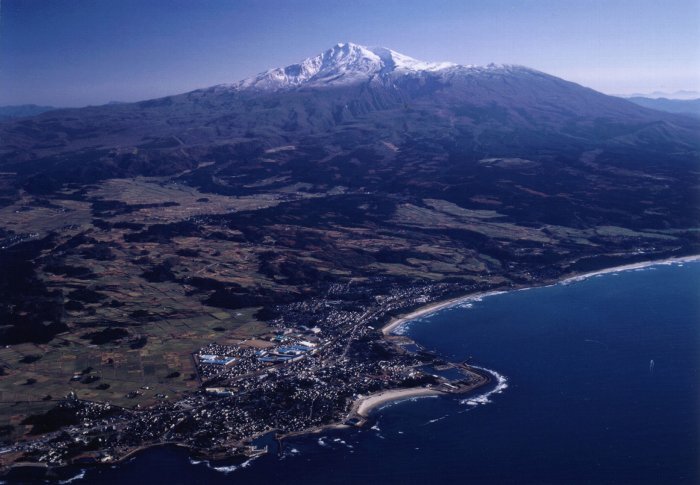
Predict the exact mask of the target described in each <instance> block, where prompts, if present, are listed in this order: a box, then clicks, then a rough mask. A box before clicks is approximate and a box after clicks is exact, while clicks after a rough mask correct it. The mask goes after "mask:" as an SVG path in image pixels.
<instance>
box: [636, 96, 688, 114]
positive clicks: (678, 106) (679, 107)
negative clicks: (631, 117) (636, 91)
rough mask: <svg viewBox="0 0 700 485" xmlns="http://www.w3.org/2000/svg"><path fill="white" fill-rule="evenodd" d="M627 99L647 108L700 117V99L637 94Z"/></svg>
mask: <svg viewBox="0 0 700 485" xmlns="http://www.w3.org/2000/svg"><path fill="white" fill-rule="evenodd" d="M627 99H628V100H629V101H632V102H633V103H635V104H638V105H639V106H644V107H645V108H651V109H657V110H659V111H666V112H668V113H679V114H684V115H691V116H695V117H697V118H700V99H667V98H644V97H637V96H635V97H632V98H627Z"/></svg>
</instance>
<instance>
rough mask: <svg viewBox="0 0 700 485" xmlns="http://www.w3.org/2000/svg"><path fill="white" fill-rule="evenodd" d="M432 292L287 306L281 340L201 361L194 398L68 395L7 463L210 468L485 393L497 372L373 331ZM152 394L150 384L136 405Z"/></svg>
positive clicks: (210, 348)
mask: <svg viewBox="0 0 700 485" xmlns="http://www.w3.org/2000/svg"><path fill="white" fill-rule="evenodd" d="M426 290H428V289H427V288H425V287H423V288H418V287H416V288H413V289H412V290H410V291H406V290H403V291H401V292H397V293H396V294H395V295H393V296H392V295H385V296H384V298H382V299H381V300H382V301H381V303H380V304H378V305H374V306H369V307H368V308H367V309H366V310H365V311H364V312H362V313H360V312H358V311H355V310H347V309H345V310H343V309H340V308H339V306H340V305H339V303H338V301H333V300H330V299H318V300H316V301H314V300H311V301H307V302H305V303H304V304H298V303H297V304H292V305H288V306H287V307H285V308H278V309H277V310H278V311H282V313H283V314H284V316H283V317H280V318H278V319H277V320H276V321H275V323H274V325H273V327H272V328H274V330H273V331H271V332H268V333H266V334H262V335H258V336H256V337H254V338H249V339H244V340H241V341H240V342H238V343H237V344H235V345H233V344H230V343H227V344H219V343H217V342H210V343H209V344H207V345H205V346H203V347H201V348H199V349H196V350H194V351H193V353H192V358H193V363H194V366H195V370H196V373H195V374H196V379H197V381H198V384H199V388H198V390H197V391H195V392H192V393H189V394H188V395H186V396H184V397H180V398H178V399H173V398H171V397H170V396H168V395H165V394H158V395H157V396H155V397H156V398H157V404H156V405H154V406H151V407H147V408H143V409H141V408H140V406H139V405H136V406H135V407H134V408H127V407H123V406H116V405H113V404H110V403H104V402H91V401H87V400H81V399H78V398H77V397H76V395H75V394H73V393H71V394H69V395H68V396H66V398H65V399H63V400H62V401H60V403H59V404H58V405H57V406H56V407H55V408H53V409H51V410H50V411H49V412H48V413H47V414H46V415H43V416H41V417H40V418H38V419H36V420H35V421H33V422H32V424H33V425H34V429H35V430H36V435H37V437H36V439H33V440H32V439H29V440H24V441H21V442H18V443H16V444H14V445H12V446H7V447H5V448H4V449H3V450H2V451H3V453H2V455H0V457H2V460H3V463H8V462H14V467H17V466H19V467H22V466H34V467H36V466H39V467H45V468H47V469H49V470H50V469H53V468H56V467H62V466H66V465H70V464H81V465H85V464H91V463H92V464H100V463H102V464H104V463H114V462H119V461H121V460H123V459H124V458H126V457H129V456H131V455H132V454H133V453H135V452H137V451H138V450H141V449H144V448H147V447H149V446H154V445H162V444H177V445H181V446H185V447H187V448H189V449H190V450H191V452H192V454H193V455H195V456H202V457H206V458H207V459H223V458H231V457H235V456H241V457H251V456H256V455H258V454H261V453H265V451H266V450H265V449H264V448H259V447H256V446H254V445H253V441H254V440H255V439H256V438H258V437H261V436H263V435H266V434H269V433H272V435H274V436H275V437H276V438H277V439H280V440H281V439H284V438H285V437H286V436H290V435H296V434H300V433H308V432H313V431H317V430H321V429H323V428H325V427H348V426H362V425H363V424H364V423H365V422H366V421H367V420H368V418H369V415H370V412H371V411H372V409H373V408H375V407H376V406H378V405H380V404H382V403H384V402H387V401H392V400H397V399H405V398H407V397H412V396H421V395H440V394H443V395H449V394H463V393H467V392H469V391H472V390H474V389H476V388H477V387H481V386H483V385H485V384H487V383H488V382H489V381H490V379H491V377H490V375H489V374H488V373H486V372H484V371H482V370H479V369H474V368H472V367H470V366H469V365H467V364H465V363H449V362H446V361H444V360H443V359H441V358H440V357H439V356H437V355H435V354H433V353H431V352H428V351H426V350H425V349H423V348H421V347H419V346H418V345H417V344H416V343H415V342H413V341H412V340H411V339H409V338H407V337H405V336H402V335H393V334H391V333H390V332H388V331H386V332H383V331H382V328H380V327H377V326H375V325H376V324H377V322H382V321H383V322H385V323H386V321H387V316H388V315H391V314H392V313H391V312H393V311H395V310H397V309H399V310H400V309H401V308H405V305H407V304H410V305H411V307H418V306H422V305H425V304H426V303H429V302H430V301H433V300H434V299H436V298H438V297H440V295H443V293H444V291H446V287H439V286H437V285H435V286H434V287H431V288H430V289H429V291H426ZM319 315H321V316H322V318H319ZM312 316H313V318H312ZM300 321H304V322H306V323H307V324H306V325H304V324H301V323H299V322H300ZM311 321H313V322H315V323H314V324H313V325H312V324H311V323H310V322H311ZM394 322H395V319H394ZM386 328H388V326H385V329H386ZM392 328H393V326H392ZM150 392H152V390H151V389H150V388H148V386H144V387H143V388H139V389H134V390H133V391H132V392H131V393H130V395H132V396H133V397H137V396H140V395H142V394H147V393H150Z"/></svg>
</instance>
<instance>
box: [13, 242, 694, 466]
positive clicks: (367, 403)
mask: <svg viewBox="0 0 700 485" xmlns="http://www.w3.org/2000/svg"><path fill="white" fill-rule="evenodd" d="M690 262H700V254H696V255H691V256H683V257H678V258H666V259H660V260H651V261H642V262H638V263H631V264H625V265H620V266H614V267H609V268H604V269H601V270H596V271H591V272H587V273H581V274H574V275H571V276H567V277H564V278H561V279H558V280H553V281H543V282H542V284H535V285H531V286H525V285H523V286H521V287H513V288H508V289H504V290H491V291H485V292H479V293H470V294H466V295H463V296H458V297H454V298H450V299H448V300H443V301H437V302H434V303H431V304H428V305H425V306H422V307H419V308H417V309H416V310H414V311H412V312H409V313H407V314H404V315H401V316H399V317H395V318H393V319H392V320H391V321H390V322H389V323H387V324H386V325H384V326H383V327H382V328H381V332H382V334H383V337H384V339H386V340H388V341H389V342H390V343H392V344H394V345H396V343H395V342H392V341H391V340H389V338H390V336H391V335H392V332H393V331H394V330H395V329H396V328H398V327H399V326H401V325H402V324H404V323H407V322H408V321H411V320H415V319H417V318H420V317H424V316H426V315H430V314H433V313H436V312H438V311H440V310H443V309H445V308H449V307H452V306H456V305H459V304H462V303H465V302H469V301H475V300H480V299H481V298H485V297H488V296H494V295H498V294H504V293H508V292H511V291H519V290H523V289H529V288H544V287H547V286H553V285H557V284H569V283H574V282H578V281H583V280H585V279H588V278H591V277H595V276H598V275H603V274H611V273H617V272H622V271H631V270H637V269H643V268H647V267H652V266H660V265H670V264H682V263H690ZM469 371H470V372H471V373H473V374H477V375H479V376H481V377H482V378H483V380H481V381H478V382H476V383H475V384H474V385H473V386H471V387H469V388H468V389H464V390H463V391H462V392H461V393H470V392H471V391H473V390H475V389H477V388H479V387H482V386H484V385H486V384H488V383H489V382H491V378H492V377H494V376H493V375H491V372H492V371H489V370H488V369H484V368H480V367H476V366H474V367H469ZM449 394H451V392H444V391H441V390H439V389H436V388H428V387H412V388H399V389H389V390H383V391H379V392H377V393H374V394H369V395H367V396H361V397H358V398H357V399H356V400H355V401H354V402H353V403H352V405H351V411H350V413H349V415H348V417H352V416H354V417H357V418H359V419H360V420H361V423H359V425H361V424H362V423H364V422H365V421H366V419H367V418H368V416H369V414H370V413H371V411H372V410H374V409H376V408H378V407H380V406H381V405H383V404H385V403H388V402H398V401H402V400H406V399H411V398H415V397H430V396H436V397H437V396H442V395H449ZM348 427H350V426H348V425H347V424H345V423H344V421H337V422H334V423H329V424H326V425H322V426H318V427H315V428H309V429H306V430H302V431H298V432H293V433H288V434H285V435H280V436H279V437H278V438H277V439H279V440H283V439H285V438H289V437H294V436H301V435H309V434H313V433H318V432H321V431H323V430H326V429H344V428H348ZM270 431H271V430H267V431H266V433H267V432H270ZM272 431H274V430H272ZM161 446H175V447H182V448H185V449H187V450H188V451H189V453H190V454H191V455H196V454H197V453H198V452H199V456H202V457H203V458H206V459H209V458H211V457H210V456H208V455H206V453H201V452H200V451H199V450H197V449H195V448H192V447H191V446H188V445H185V444H183V443H178V442H162V443H149V444H146V445H142V446H138V447H136V448H134V449H132V450H129V451H128V452H127V453H126V454H125V455H123V456H121V457H119V458H118V459H115V460H113V461H110V462H107V463H100V462H92V463H84V464H81V465H80V468H86V469H87V468H91V467H99V466H106V465H110V466H112V465H117V464H121V463H123V462H124V461H126V460H128V459H129V458H132V457H133V456H134V455H136V454H138V453H140V452H141V451H144V450H146V449H149V448H156V447H161ZM238 456H241V457H243V456H245V457H250V455H248V454H246V453H242V454H240V455H238ZM256 456H257V455H256ZM232 457H233V456H229V457H227V458H232ZM214 459H216V458H214ZM27 466H29V467H35V466H39V467H42V468H46V469H47V470H52V469H60V468H70V467H75V466H77V465H76V464H68V465H65V466H58V467H53V468H52V467H51V466H47V465H45V464H43V463H34V462H22V463H16V464H12V465H10V466H9V467H8V468H7V469H6V470H3V471H2V473H0V476H3V475H6V474H7V473H8V472H9V470H12V469H15V468H21V467H27Z"/></svg>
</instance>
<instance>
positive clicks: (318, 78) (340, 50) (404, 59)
mask: <svg viewBox="0 0 700 485" xmlns="http://www.w3.org/2000/svg"><path fill="white" fill-rule="evenodd" d="M456 66H457V65H456V64H453V63H450V62H438V63H433V62H423V61H419V60H417V59H414V58H412V57H409V56H406V55H404V54H400V53H398V52H396V51H393V50H391V49H387V48H385V47H365V46H361V45H357V44H352V43H345V44H336V45H335V46H333V47H332V48H330V49H328V50H327V51H325V52H323V53H321V54H319V55H317V56H314V57H309V58H308V59H305V60H303V61H301V62H300V63H298V64H292V65H290V66H287V67H279V68H276V69H270V70H268V71H265V72H263V73H261V74H258V75H257V76H254V77H251V78H248V79H244V80H243V81H241V82H239V83H237V84H234V85H233V87H236V88H239V89H251V88H252V89H262V90H276V89H284V88H294V87H299V86H302V85H308V86H314V87H319V86H327V85H331V86H333V85H342V84H351V83H355V82H362V81H366V80H368V79H371V78H372V77H374V76H377V75H379V76H386V75H389V74H391V73H397V74H400V73H409V72H412V73H415V72H419V71H440V70H443V69H448V68H451V67H456Z"/></svg>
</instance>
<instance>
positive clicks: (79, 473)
mask: <svg viewBox="0 0 700 485" xmlns="http://www.w3.org/2000/svg"><path fill="white" fill-rule="evenodd" d="M83 478H85V470H80V471H79V472H78V474H77V475H76V476H74V477H71V478H66V479H65V480H61V481H60V482H58V483H60V484H64V483H71V482H74V481H76V480H82V479H83ZM3 483H4V482H3Z"/></svg>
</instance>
